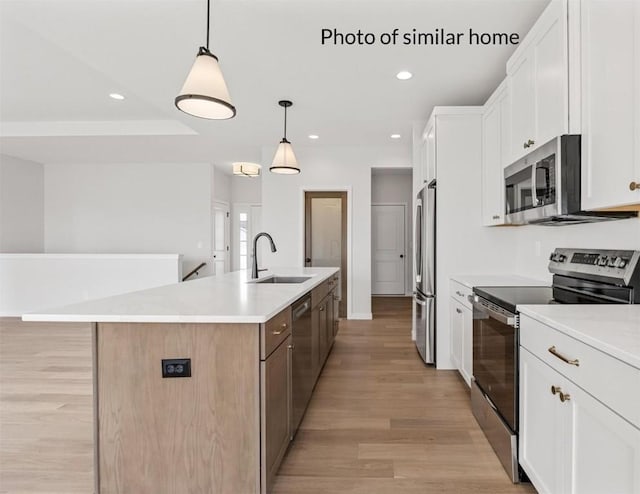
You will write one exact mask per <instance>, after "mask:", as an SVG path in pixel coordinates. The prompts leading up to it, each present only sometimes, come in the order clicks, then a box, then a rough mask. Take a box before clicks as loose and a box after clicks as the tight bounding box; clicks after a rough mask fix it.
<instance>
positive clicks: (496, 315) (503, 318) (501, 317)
mask: <svg viewBox="0 0 640 494" xmlns="http://www.w3.org/2000/svg"><path fill="white" fill-rule="evenodd" d="M473 308H474V309H475V310H478V311H480V312H482V313H484V314H486V315H487V316H489V317H490V318H492V319H495V320H496V321H498V322H501V323H502V324H506V325H507V326H511V327H514V328H515V327H516V316H515V314H514V315H512V316H511V317H510V316H507V315H506V314H503V313H501V312H498V311H496V310H493V309H491V308H489V307H487V306H485V305H482V304H481V303H480V302H478V301H477V299H474V300H473Z"/></svg>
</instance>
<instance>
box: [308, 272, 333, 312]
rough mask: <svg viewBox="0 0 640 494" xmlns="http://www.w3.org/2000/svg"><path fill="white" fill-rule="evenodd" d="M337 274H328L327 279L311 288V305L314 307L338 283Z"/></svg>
mask: <svg viewBox="0 0 640 494" xmlns="http://www.w3.org/2000/svg"><path fill="white" fill-rule="evenodd" d="M336 278H338V275H337V273H336V274H335V275H332V276H330V277H329V278H328V279H326V280H325V281H323V282H322V283H320V284H319V285H318V286H317V287H315V288H314V289H313V290H311V307H315V306H316V305H318V304H319V303H320V302H322V299H324V298H325V297H326V296H327V294H328V293H329V292H330V291H331V290H333V289H334V288H335V287H336V286H337V285H338V279H336Z"/></svg>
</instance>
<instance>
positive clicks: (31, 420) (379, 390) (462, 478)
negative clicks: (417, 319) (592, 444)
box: [0, 298, 535, 494]
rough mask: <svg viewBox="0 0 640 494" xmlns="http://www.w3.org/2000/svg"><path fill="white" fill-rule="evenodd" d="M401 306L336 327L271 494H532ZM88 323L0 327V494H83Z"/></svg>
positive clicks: (389, 303) (88, 483)
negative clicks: (505, 464)
mask: <svg viewBox="0 0 640 494" xmlns="http://www.w3.org/2000/svg"><path fill="white" fill-rule="evenodd" d="M410 304H411V301H410V300H409V299H406V298H375V299H374V304H373V309H374V317H375V318H374V320H373V321H342V322H341V327H340V333H339V334H338V337H337V339H336V342H335V345H334V347H333V351H332V353H331V355H330V356H329V360H328V361H327V364H326V366H325V368H324V371H323V373H322V376H321V377H320V380H319V381H318V385H317V387H316V390H315V393H314V396H313V398H312V400H311V403H310V405H309V409H308V410H307V413H306V416H305V418H304V420H303V422H302V426H301V429H300V430H299V432H298V435H297V436H296V439H295V441H294V442H293V443H292V445H291V447H290V448H289V452H288V453H287V456H286V457H285V460H284V462H283V464H282V467H281V469H280V472H279V475H278V476H277V478H276V482H275V485H274V493H276V494H294V493H295V494H300V493H304V494H316V493H317V494H320V493H322V494H326V493H332V494H333V493H336V494H340V493H350V494H359V493H363V494H364V493H367V494H376V493H384V494H395V493H400V494H404V493H406V494H413V493H420V494H424V493H429V492H434V493H435V492H437V493H467V492H468V493H471V492H473V493H482V492H484V493H487V494H488V493H496V494H499V493H532V492H535V491H534V490H533V488H532V487H531V486H530V485H528V484H527V485H520V486H515V485H513V484H511V482H510V481H509V479H508V478H507V475H506V474H505V473H504V471H503V469H502V466H501V465H500V463H499V462H498V459H497V458H496V456H495V455H494V453H493V450H492V449H491V446H489V444H488V443H487V441H486V439H485V438H484V435H483V434H482V432H481V431H480V429H479V428H478V426H477V424H476V422H475V420H474V418H473V416H472V414H471V409H470V406H469V396H468V390H467V387H466V385H465V384H464V383H463V381H462V380H461V379H460V378H459V377H458V374H457V372H454V371H435V370H434V369H433V368H430V367H425V366H424V364H422V362H421V361H420V360H419V358H418V355H417V352H416V350H415V347H414V346H413V343H412V342H411V339H410V329H411V321H410V318H411V305H410ZM92 461H93V432H92V383H91V336H90V329H89V326H88V325H75V324H50V323H46V324H36V323H23V322H21V321H17V320H9V319H4V320H3V319H0V493H24V494H26V493H32V494H35V493H49V494H51V493H60V494H63V493H64V494H74V493H90V492H92V491H93V469H92Z"/></svg>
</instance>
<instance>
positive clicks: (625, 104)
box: [580, 0, 640, 209]
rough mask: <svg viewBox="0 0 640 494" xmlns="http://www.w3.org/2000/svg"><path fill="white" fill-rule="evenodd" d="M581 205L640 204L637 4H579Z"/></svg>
mask: <svg viewBox="0 0 640 494" xmlns="http://www.w3.org/2000/svg"><path fill="white" fill-rule="evenodd" d="M580 27H581V35H582V108H583V110H582V133H583V135H582V207H583V208H585V209H597V208H612V207H620V206H627V205H632V204H635V205H637V204H640V188H639V189H635V190H631V183H632V182H636V183H640V2H637V1H634V0H617V1H615V2H612V1H609V0H585V1H583V2H581V25H580Z"/></svg>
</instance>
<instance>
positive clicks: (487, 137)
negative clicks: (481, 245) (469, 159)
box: [482, 89, 506, 226]
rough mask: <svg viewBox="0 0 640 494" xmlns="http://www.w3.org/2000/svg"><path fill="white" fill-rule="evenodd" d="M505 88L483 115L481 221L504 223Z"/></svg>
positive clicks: (484, 223)
mask: <svg viewBox="0 0 640 494" xmlns="http://www.w3.org/2000/svg"><path fill="white" fill-rule="evenodd" d="M504 99H506V92H505V91H504V89H503V90H502V91H501V93H500V95H499V96H497V97H496V99H494V100H493V102H492V103H491V104H490V106H488V107H487V108H486V110H485V113H484V115H483V116H482V224H483V225H485V226H492V225H501V224H503V223H504V175H503V156H502V101H503V100H504Z"/></svg>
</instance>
